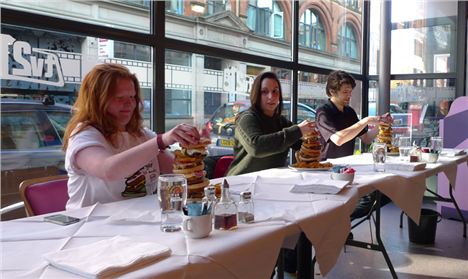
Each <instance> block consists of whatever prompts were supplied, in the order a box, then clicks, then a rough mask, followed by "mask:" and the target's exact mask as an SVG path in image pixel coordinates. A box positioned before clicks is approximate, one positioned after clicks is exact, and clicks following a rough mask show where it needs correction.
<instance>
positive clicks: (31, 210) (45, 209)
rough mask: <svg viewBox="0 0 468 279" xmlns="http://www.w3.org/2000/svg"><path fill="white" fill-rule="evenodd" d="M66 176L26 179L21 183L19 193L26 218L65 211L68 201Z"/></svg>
mask: <svg viewBox="0 0 468 279" xmlns="http://www.w3.org/2000/svg"><path fill="white" fill-rule="evenodd" d="M67 182H68V176H67V175H54V176H48V177H41V178H33V179H27V180H24V181H23V182H21V184H20V186H19V192H20V196H21V199H22V200H23V202H24V207H25V209H26V215H27V216H34V215H41V214H46V213H51V212H56V211H63V210H65V206H66V204H67V201H68V188H67Z"/></svg>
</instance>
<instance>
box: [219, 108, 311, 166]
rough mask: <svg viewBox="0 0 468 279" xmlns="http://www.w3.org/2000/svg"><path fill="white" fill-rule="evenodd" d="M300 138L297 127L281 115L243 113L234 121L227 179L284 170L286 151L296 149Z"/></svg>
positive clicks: (300, 134) (256, 112)
mask: <svg viewBox="0 0 468 279" xmlns="http://www.w3.org/2000/svg"><path fill="white" fill-rule="evenodd" d="M301 137H302V133H301V130H300V129H299V127H298V126H297V125H293V124H292V122H291V121H289V120H287V119H286V118H285V117H284V116H282V115H279V116H273V117H268V116H266V115H265V114H263V113H261V112H259V111H257V110H254V109H252V108H251V109H248V110H246V111H244V112H243V113H241V114H240V115H239V116H238V118H237V119H236V130H235V135H234V161H233V162H232V164H231V166H230V168H229V171H228V175H237V174H243V173H248V172H254V171H259V170H265V169H269V168H277V167H284V166H285V164H286V158H287V156H288V151H289V148H290V147H292V148H293V149H299V148H300V146H301V140H300V138H301Z"/></svg>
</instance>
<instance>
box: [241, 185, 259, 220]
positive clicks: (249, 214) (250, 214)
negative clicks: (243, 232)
mask: <svg viewBox="0 0 468 279" xmlns="http://www.w3.org/2000/svg"><path fill="white" fill-rule="evenodd" d="M238 210H239V222H241V223H252V222H253V221H254V219H255V218H254V204H253V201H252V194H251V193H250V192H249V191H246V192H241V193H240V201H239V207H238Z"/></svg>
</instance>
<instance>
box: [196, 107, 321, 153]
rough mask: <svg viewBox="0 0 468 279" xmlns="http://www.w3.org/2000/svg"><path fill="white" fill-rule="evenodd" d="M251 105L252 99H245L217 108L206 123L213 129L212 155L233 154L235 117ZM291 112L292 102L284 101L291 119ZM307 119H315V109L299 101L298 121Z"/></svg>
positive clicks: (210, 149)
mask: <svg viewBox="0 0 468 279" xmlns="http://www.w3.org/2000/svg"><path fill="white" fill-rule="evenodd" d="M249 107H250V101H249V100H244V101H236V102H230V103H227V104H223V105H221V106H220V107H219V108H217V109H216V111H215V112H214V113H213V115H212V116H211V117H210V119H209V120H208V122H207V123H206V125H205V126H206V128H207V129H209V130H210V131H211V132H210V136H211V145H210V146H208V151H209V154H210V155H211V156H220V155H228V154H233V149H232V148H233V146H234V130H235V117H236V115H237V114H238V113H240V112H243V111H245V110H247V109H248V108H249ZM290 112H291V111H290V102H289V101H284V107H283V115H284V116H285V117H286V118H288V119H289V118H290V117H291V113H290ZM306 119H315V110H314V109H313V108H311V107H310V106H308V105H306V104H303V103H299V104H298V109H297V121H298V123H300V122H302V121H303V120H306Z"/></svg>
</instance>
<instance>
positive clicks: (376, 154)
mask: <svg viewBox="0 0 468 279" xmlns="http://www.w3.org/2000/svg"><path fill="white" fill-rule="evenodd" d="M372 158H373V159H374V171H377V172H384V171H385V161H386V160H387V145H386V144H385V143H382V142H375V143H374V144H373V145H372Z"/></svg>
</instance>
